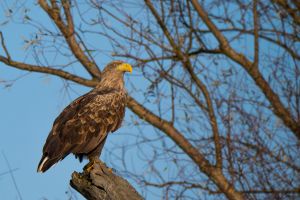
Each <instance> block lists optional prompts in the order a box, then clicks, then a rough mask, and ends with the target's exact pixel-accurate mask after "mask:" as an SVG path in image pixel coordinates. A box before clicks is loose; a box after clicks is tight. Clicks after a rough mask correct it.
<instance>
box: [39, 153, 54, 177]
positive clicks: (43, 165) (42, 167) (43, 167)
mask: <svg viewBox="0 0 300 200" xmlns="http://www.w3.org/2000/svg"><path fill="white" fill-rule="evenodd" d="M58 161H59V158H58V159H56V158H49V157H48V156H47V155H45V154H44V155H43V157H42V159H41V161H40V163H39V165H38V168H37V172H40V173H43V172H45V171H47V170H48V169H49V168H50V167H51V166H52V165H54V164H55V163H57V162H58Z"/></svg>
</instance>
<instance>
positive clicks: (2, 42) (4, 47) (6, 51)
mask: <svg viewBox="0 0 300 200" xmlns="http://www.w3.org/2000/svg"><path fill="white" fill-rule="evenodd" d="M0 37H1V45H2V47H3V49H4V52H5V54H6V56H7V59H8V60H10V55H9V53H8V50H7V48H6V45H5V41H4V37H3V34H2V32H1V31H0Z"/></svg>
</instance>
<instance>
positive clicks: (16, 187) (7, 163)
mask: <svg viewBox="0 0 300 200" xmlns="http://www.w3.org/2000/svg"><path fill="white" fill-rule="evenodd" d="M2 156H3V158H4V160H5V162H6V165H7V167H8V170H9V174H10V176H11V179H12V181H13V183H14V186H15V189H16V191H17V193H18V195H19V198H20V200H22V199H23V198H22V195H21V192H20V190H19V188H18V185H17V182H16V179H15V177H14V174H13V170H12V168H11V167H10V164H9V162H8V159H7V157H6V155H5V153H4V152H3V151H2Z"/></svg>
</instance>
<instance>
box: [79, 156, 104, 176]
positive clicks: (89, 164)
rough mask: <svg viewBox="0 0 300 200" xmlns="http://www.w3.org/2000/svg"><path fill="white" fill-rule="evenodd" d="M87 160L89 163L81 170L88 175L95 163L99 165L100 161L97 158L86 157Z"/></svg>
mask: <svg viewBox="0 0 300 200" xmlns="http://www.w3.org/2000/svg"><path fill="white" fill-rule="evenodd" d="M88 158H89V163H88V164H86V165H85V166H84V168H83V170H84V171H87V172H88V173H89V172H90V171H91V170H92V169H93V168H94V165H95V164H96V163H101V161H100V159H99V157H98V156H88Z"/></svg>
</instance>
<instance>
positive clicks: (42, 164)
mask: <svg viewBox="0 0 300 200" xmlns="http://www.w3.org/2000/svg"><path fill="white" fill-rule="evenodd" d="M48 159H49V157H45V158H44V159H43V161H42V162H41V164H40V165H39V168H38V170H37V171H38V172H40V173H43V171H42V169H43V166H44V164H45V162H46V161H47V160H48Z"/></svg>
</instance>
